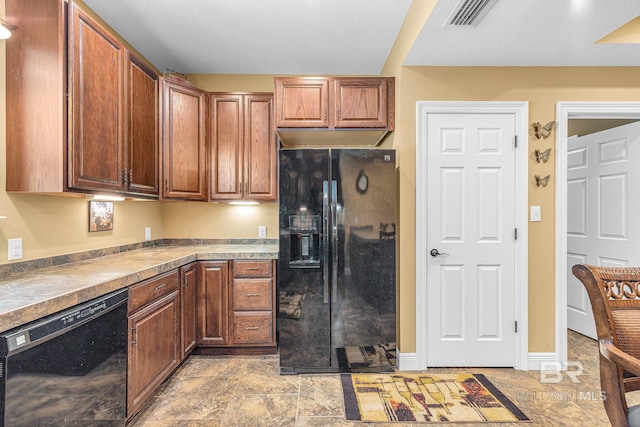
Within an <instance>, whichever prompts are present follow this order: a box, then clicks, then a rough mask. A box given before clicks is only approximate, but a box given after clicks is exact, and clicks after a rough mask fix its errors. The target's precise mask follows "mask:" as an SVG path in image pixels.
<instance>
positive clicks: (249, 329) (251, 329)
mask: <svg viewBox="0 0 640 427" xmlns="http://www.w3.org/2000/svg"><path fill="white" fill-rule="evenodd" d="M244 329H245V330H247V331H257V330H258V329H260V328H259V327H258V326H250V327H246V328H244Z"/></svg>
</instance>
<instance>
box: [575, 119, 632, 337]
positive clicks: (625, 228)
mask: <svg viewBox="0 0 640 427" xmlns="http://www.w3.org/2000/svg"><path fill="white" fill-rule="evenodd" d="M639 140H640V122H636V123H631V124H628V125H624V126H620V127H617V128H613V129H608V130H604V131H602V132H597V133H593V134H590V135H586V136H583V137H573V138H569V139H568V142H567V144H568V145H567V267H568V269H567V327H568V328H569V329H572V330H574V331H576V332H579V333H581V334H583V335H586V336H588V337H591V338H594V339H595V338H596V329H595V322H594V320H593V313H592V311H591V303H590V302H589V297H588V296H587V293H586V291H585V290H584V287H583V286H582V284H581V283H580V281H578V279H576V278H575V277H574V276H573V274H571V267H572V266H573V265H574V264H579V263H587V264H594V265H603V266H627V265H634V266H638V265H640V250H639V248H640V223H639V222H638V221H637V219H636V218H635V217H633V216H632V217H631V218H630V216H629V214H630V213H631V212H638V209H640V202H639V200H638V198H637V197H630V195H631V196H632V195H634V194H635V193H636V192H637V189H638V188H639V187H640V170H639V168H638V165H639V164H640V142H639Z"/></svg>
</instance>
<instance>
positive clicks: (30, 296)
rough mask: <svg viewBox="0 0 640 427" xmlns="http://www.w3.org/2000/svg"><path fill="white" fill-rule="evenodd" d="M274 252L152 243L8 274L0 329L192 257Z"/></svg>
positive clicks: (266, 247)
mask: <svg viewBox="0 0 640 427" xmlns="http://www.w3.org/2000/svg"><path fill="white" fill-rule="evenodd" d="M277 257H278V245H277V244H275V245H274V244H211V245H170V246H154V247H147V248H142V249H135V250H131V251H127V252H121V253H117V254H112V255H105V256H99V257H96V258H91V259H85V260H82V261H76V262H70V263H67V264H62V265H58V266H52V267H44V268H37V269H33V270H30V271H25V272H21V273H15V274H10V275H8V276H5V277H3V278H2V279H1V280H0V331H6V330H8V329H12V328H14V327H17V326H20V325H23V324H25V323H27V322H30V321H32V320H37V319H39V318H41V317H44V316H47V315H49V314H52V313H55V312H57V311H60V310H64V309H65V308H69V307H72V306H74V305H76V304H79V303H82V302H84V301H88V300H90V299H92V298H95V297H98V296H101V295H104V294H106V293H109V292H111V291H114V290H117V289H121V288H124V287H127V286H130V285H133V284H134V283H137V282H139V281H141V280H144V279H147V278H149V277H153V276H155V275H157V274H160V273H164V272H166V271H169V270H172V269H175V268H178V267H180V266H182V265H185V264H188V263H190V262H192V261H196V260H232V259H276V258H277Z"/></svg>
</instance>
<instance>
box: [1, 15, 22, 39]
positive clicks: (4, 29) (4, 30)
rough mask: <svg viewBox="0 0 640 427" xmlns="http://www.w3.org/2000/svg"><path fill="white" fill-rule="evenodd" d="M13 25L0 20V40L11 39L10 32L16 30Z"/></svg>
mask: <svg viewBox="0 0 640 427" xmlns="http://www.w3.org/2000/svg"><path fill="white" fill-rule="evenodd" d="M17 29H18V27H16V26H15V25H10V24H7V22H6V21H5V20H4V19H2V18H0V40H6V39H8V38H9V37H11V31H14V30H17Z"/></svg>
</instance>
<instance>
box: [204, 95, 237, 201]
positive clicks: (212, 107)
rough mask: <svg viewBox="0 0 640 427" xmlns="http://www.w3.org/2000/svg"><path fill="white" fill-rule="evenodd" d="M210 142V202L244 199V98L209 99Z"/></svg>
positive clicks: (229, 96)
mask: <svg viewBox="0 0 640 427" xmlns="http://www.w3.org/2000/svg"><path fill="white" fill-rule="evenodd" d="M209 111H210V119H209V120H210V125H209V132H210V135H211V136H210V141H211V163H210V164H211V172H210V174H211V180H210V186H211V192H210V195H209V196H210V198H211V200H236V199H240V198H242V194H243V176H242V156H243V152H242V139H243V114H244V111H243V97H242V95H235V94H213V95H211V96H210V97H209Z"/></svg>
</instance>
